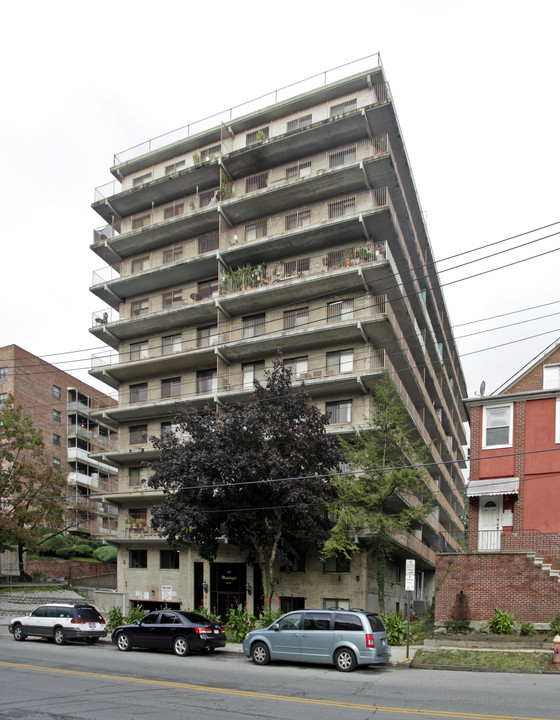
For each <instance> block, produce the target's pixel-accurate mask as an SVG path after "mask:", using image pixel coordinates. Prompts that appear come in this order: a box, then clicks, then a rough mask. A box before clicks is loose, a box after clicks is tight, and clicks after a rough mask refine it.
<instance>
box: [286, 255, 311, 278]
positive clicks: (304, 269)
mask: <svg viewBox="0 0 560 720" xmlns="http://www.w3.org/2000/svg"><path fill="white" fill-rule="evenodd" d="M298 275H309V258H301V259H300V260H290V262H285V263H284V277H285V278H289V277H297V276H298Z"/></svg>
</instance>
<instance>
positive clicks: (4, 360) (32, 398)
mask: <svg viewBox="0 0 560 720" xmlns="http://www.w3.org/2000/svg"><path fill="white" fill-rule="evenodd" d="M8 395H12V396H13V397H14V401H15V404H16V405H20V406H21V408H22V411H23V413H24V414H26V415H29V416H30V417H31V419H32V421H33V425H34V426H35V427H36V428H38V429H39V430H41V431H42V433H43V440H44V443H45V456H46V458H47V460H48V461H49V462H52V465H53V467H54V468H56V469H57V470H60V471H61V472H64V473H67V476H68V483H67V494H66V514H65V522H66V526H67V527H68V531H67V532H69V533H74V534H77V535H83V536H94V537H97V538H99V539H101V538H105V537H109V536H112V535H114V534H115V533H116V531H117V518H116V515H117V512H116V508H115V506H114V505H111V504H109V503H106V502H99V501H98V500H94V499H93V498H92V497H91V495H92V493H97V492H99V491H103V492H112V491H114V490H116V489H117V472H118V471H117V467H116V466H115V465H113V464H112V463H110V462H106V461H104V460H102V459H98V458H97V459H94V458H91V457H90V455H89V454H90V453H91V452H95V451H104V450H109V449H115V448H116V447H117V439H118V435H117V431H116V425H115V424H114V423H113V422H110V421H108V422H106V421H100V420H99V419H95V420H94V419H93V417H92V413H93V412H94V411H97V410H99V409H100V408H103V407H106V406H111V405H115V404H116V403H115V401H114V400H113V399H112V398H110V397H108V396H107V395H105V394H104V393H102V392H100V391H99V390H96V389H95V388H93V387H91V386H90V385H88V384H87V383H84V382H81V381H80V380H78V379H77V378H75V377H73V376H72V375H69V374H68V373H65V372H64V371H62V370H59V369H58V368H57V367H55V366H54V365H51V364H50V363H48V362H45V361H44V360H41V358H38V357H37V356H35V355H33V354H31V353H29V352H27V351H26V350H23V349H22V348H20V347H18V346H17V345H6V346H5V347H2V348H0V404H2V403H4V402H5V401H6V400H7V398H8Z"/></svg>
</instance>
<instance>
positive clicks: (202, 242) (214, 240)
mask: <svg viewBox="0 0 560 720" xmlns="http://www.w3.org/2000/svg"><path fill="white" fill-rule="evenodd" d="M219 246H220V238H219V235H218V233H217V232H211V233H207V234H206V235H201V236H200V237H199V238H198V252H199V253H200V254H202V253H207V252H210V251H211V250H217V249H218V248H219Z"/></svg>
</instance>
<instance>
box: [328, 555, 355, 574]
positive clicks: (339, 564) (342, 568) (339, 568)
mask: <svg viewBox="0 0 560 720" xmlns="http://www.w3.org/2000/svg"><path fill="white" fill-rule="evenodd" d="M323 570H324V571H325V572H338V573H347V572H350V560H349V559H348V558H345V557H332V558H327V559H326V560H325V564H324V567H323Z"/></svg>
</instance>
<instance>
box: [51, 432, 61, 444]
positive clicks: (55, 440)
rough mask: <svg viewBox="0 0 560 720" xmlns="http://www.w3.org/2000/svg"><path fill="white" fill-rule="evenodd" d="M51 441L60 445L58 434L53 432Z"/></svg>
mask: <svg viewBox="0 0 560 720" xmlns="http://www.w3.org/2000/svg"><path fill="white" fill-rule="evenodd" d="M52 442H53V445H60V435H57V434H56V433H53V436H52Z"/></svg>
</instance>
